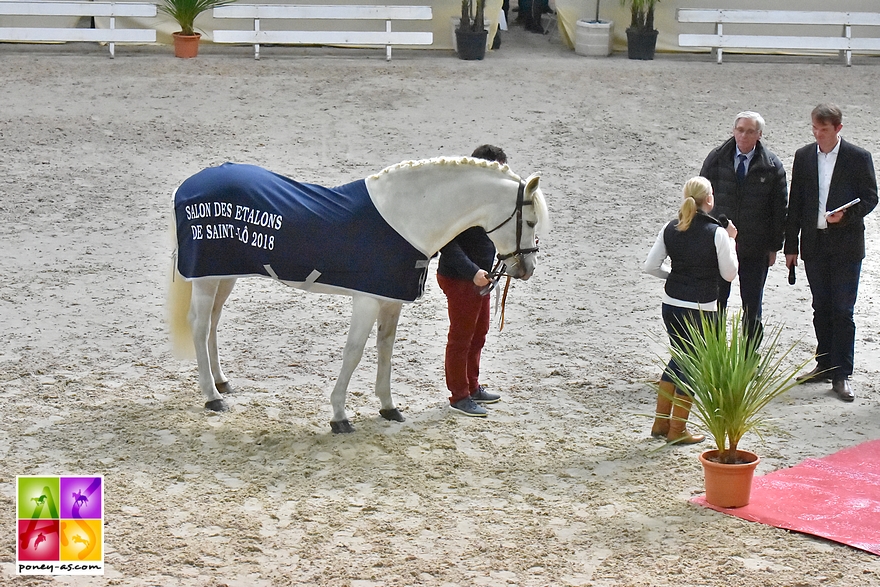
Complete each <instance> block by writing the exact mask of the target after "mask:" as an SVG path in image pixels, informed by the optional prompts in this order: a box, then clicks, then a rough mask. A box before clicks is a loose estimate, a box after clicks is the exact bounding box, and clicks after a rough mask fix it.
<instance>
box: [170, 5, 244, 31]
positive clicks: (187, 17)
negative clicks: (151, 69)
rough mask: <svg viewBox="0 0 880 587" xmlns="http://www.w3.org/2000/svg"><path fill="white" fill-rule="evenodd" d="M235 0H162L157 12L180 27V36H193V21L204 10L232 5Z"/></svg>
mask: <svg viewBox="0 0 880 587" xmlns="http://www.w3.org/2000/svg"><path fill="white" fill-rule="evenodd" d="M234 1H235V0H162V3H161V4H160V5H159V10H161V11H162V12H164V13H165V14H167V15H168V16H170V17H171V18H173V19H174V20H175V21H177V24H178V25H180V34H182V35H194V34H195V29H194V26H195V24H194V23H195V20H196V17H197V16H198V15H200V14H201V13H203V12H204V11H206V10H211V9H212V8H217V7H218V6H226V5H227V4H232V3H233V2H234Z"/></svg>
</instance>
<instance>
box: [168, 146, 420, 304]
mask: <svg viewBox="0 0 880 587" xmlns="http://www.w3.org/2000/svg"><path fill="white" fill-rule="evenodd" d="M174 212H175V215H176V220H177V249H178V251H177V269H178V271H179V272H180V274H181V275H183V276H184V277H186V278H188V279H192V278H196V277H208V276H210V277H246V276H255V275H258V276H264V277H271V278H274V279H279V280H281V281H283V282H285V283H287V284H288V285H292V286H294V287H299V288H301V289H309V288H312V287H314V286H315V284H317V285H319V286H320V287H315V289H318V290H319V291H324V292H335V293H352V292H360V293H366V294H371V295H374V296H378V297H381V298H386V299H391V300H398V301H407V302H411V301H414V300H416V299H417V298H418V297H420V296H421V295H422V293H423V292H424V287H425V278H426V275H427V271H428V261H429V259H428V258H427V257H426V256H425V255H424V254H423V253H421V252H420V251H418V250H416V249H415V248H414V247H413V246H412V245H411V244H410V243H409V242H407V241H406V239H404V238H403V237H402V236H401V235H400V234H399V233H398V232H397V231H395V230H394V229H393V228H391V226H389V225H388V223H387V222H386V221H385V219H383V218H382V216H381V215H380V214H379V211H378V210H377V209H376V207H375V205H374V204H373V202H372V200H371V199H370V194H369V192H368V191H367V187H366V184H365V182H364V180H359V181H355V182H352V183H349V184H346V185H343V186H339V187H335V188H326V187H322V186H318V185H314V184H308V183H299V182H297V181H294V180H292V179H290V178H287V177H284V176H282V175H278V174H277V173H272V172H271V171H268V170H266V169H263V168H261V167H256V166H254V165H241V164H235V163H224V164H223V165H220V166H219V167H210V168H208V169H205V170H203V171H200V172H199V173H197V174H195V175H193V176H192V177H190V178H189V179H187V180H186V181H184V182H183V183H182V184H181V185H180V187H179V188H177V192H176V193H175V197H174Z"/></svg>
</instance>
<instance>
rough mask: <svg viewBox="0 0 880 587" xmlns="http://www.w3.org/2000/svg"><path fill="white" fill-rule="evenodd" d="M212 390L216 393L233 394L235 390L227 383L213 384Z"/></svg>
mask: <svg viewBox="0 0 880 587" xmlns="http://www.w3.org/2000/svg"><path fill="white" fill-rule="evenodd" d="M214 389H216V390H217V393H235V388H234V387H232V384H231V383H229V382H228V381H223V382H220V383H215V384H214Z"/></svg>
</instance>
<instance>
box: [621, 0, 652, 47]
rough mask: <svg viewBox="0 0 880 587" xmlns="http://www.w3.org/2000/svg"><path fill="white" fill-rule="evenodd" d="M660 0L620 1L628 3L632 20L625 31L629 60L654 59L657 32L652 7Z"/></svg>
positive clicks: (623, 3) (624, 3)
mask: <svg viewBox="0 0 880 587" xmlns="http://www.w3.org/2000/svg"><path fill="white" fill-rule="evenodd" d="M659 1H660V0H620V3H621V4H622V5H624V6H625V5H626V4H627V3H629V10H630V14H631V16H632V19H631V20H630V23H629V28H628V29H626V48H627V52H628V54H629V58H630V59H643V60H650V59H654V51H655V49H656V48H657V30H656V29H655V28H654V6H656V4H657V2H659Z"/></svg>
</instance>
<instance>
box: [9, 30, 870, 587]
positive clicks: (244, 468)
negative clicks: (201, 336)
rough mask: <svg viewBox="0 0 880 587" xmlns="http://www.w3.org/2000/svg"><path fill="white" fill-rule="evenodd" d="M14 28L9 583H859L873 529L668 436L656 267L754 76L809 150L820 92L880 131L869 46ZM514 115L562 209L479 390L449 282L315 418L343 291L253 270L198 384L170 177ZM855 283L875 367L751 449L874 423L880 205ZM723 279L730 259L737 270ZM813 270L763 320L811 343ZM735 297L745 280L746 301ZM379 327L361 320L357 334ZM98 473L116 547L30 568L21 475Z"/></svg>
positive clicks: (446, 150) (786, 402)
mask: <svg viewBox="0 0 880 587" xmlns="http://www.w3.org/2000/svg"><path fill="white" fill-rule="evenodd" d="M262 53H263V56H262V60H260V61H254V60H253V58H252V55H251V51H250V49H249V48H227V49H224V50H219V49H216V48H213V47H210V46H206V47H203V50H202V54H201V55H200V56H199V57H198V58H197V59H195V60H178V59H174V58H173V57H172V56H171V49H170V48H168V47H159V48H145V49H135V48H131V47H117V56H116V59H114V60H110V59H109V58H108V56H107V53H106V50H103V49H99V48H95V47H32V46H13V45H0V79H2V80H3V82H2V84H0V105H2V107H0V242H2V250H0V275H2V276H3V282H2V284H0V413H2V417H0V422H2V425H0V471H2V472H0V516H2V528H4V529H5V530H4V531H5V536H6V538H5V539H4V540H0V563H2V564H0V583H2V584H4V585H16V586H19V585H20V586H36V585H46V584H52V585H55V584H59V585H89V586H91V585H123V586H132V587H147V586H181V587H190V586H192V587H196V586H198V587H202V586H204V587H220V586H223V585H226V586H229V587H263V586H272V587H276V586H287V585H297V586H299V585H314V586H322V587H325V586H326V587H337V586H339V587H341V586H350V587H392V586H408V585H424V586H437V587H451V586H460V585H474V586H501V585H508V586H522V587H525V586H594V587H619V586H640V587H705V586H713V587H714V586H717V587H722V586H725V587H726V586H732V585H736V586H738V587H768V586H787V587H793V586H798V587H813V586H823V587H825V586H832V585H833V586H841V587H842V586H846V587H863V586H864V587H867V586H875V585H878V584H880V559H878V558H877V557H876V556H873V555H870V554H868V553H865V552H862V551H859V550H856V549H853V548H850V547H847V546H843V545H840V544H837V543H832V542H828V541H825V540H822V539H817V538H813V537H809V536H805V535H801V534H796V533H789V532H786V531H783V530H779V529H775V528H772V527H769V526H763V525H759V524H753V523H748V522H745V521H742V520H740V519H736V518H732V517H728V516H724V515H721V514H718V513H715V512H712V511H709V510H705V509H701V508H699V507H696V506H694V505H691V504H689V503H688V498H690V497H691V496H693V495H696V494H699V493H701V492H702V483H703V481H702V471H701V469H700V466H699V463H698V461H697V455H698V454H699V453H700V452H701V450H703V449H704V448H705V447H704V446H693V447H681V448H675V449H666V448H663V447H662V443H661V442H659V441H657V440H654V439H652V438H650V436H649V434H648V432H649V427H650V421H649V420H648V419H647V418H645V417H643V416H641V415H639V414H644V413H646V412H649V411H650V410H651V409H652V407H653V393H652V391H651V388H650V386H649V384H648V382H649V381H650V380H651V379H652V378H654V377H656V376H657V375H658V373H659V366H658V365H659V362H660V361H661V359H662V358H663V357H664V356H665V353H664V350H663V344H662V338H663V326H662V321H661V319H660V294H661V288H662V283H661V282H660V281H659V280H657V279H654V278H652V277H649V276H647V275H644V274H642V273H641V270H640V267H641V263H642V261H643V260H644V258H645V256H646V254H647V252H648V249H649V248H650V246H651V244H652V242H653V240H654V238H655V236H656V234H657V231H658V230H659V228H660V226H661V225H662V223H663V222H665V221H666V220H667V219H669V218H671V217H672V215H673V214H674V212H675V210H676V209H677V206H678V202H679V197H680V196H679V194H680V186H681V185H682V184H683V182H684V181H686V180H687V179H688V178H689V177H691V176H692V175H695V174H696V173H697V172H698V171H699V168H700V164H701V163H702V160H703V158H704V157H705V155H706V154H707V153H708V151H709V150H710V149H711V148H713V147H715V146H716V145H718V144H720V143H721V142H722V141H723V140H725V138H726V137H727V136H729V131H730V128H731V127H732V122H733V117H734V115H735V114H736V113H737V112H738V111H740V110H744V109H754V110H758V111H759V112H761V113H762V114H763V115H764V116H765V118H766V120H767V129H766V133H765V140H766V144H767V145H768V146H769V148H770V149H772V150H773V151H775V152H776V153H777V154H778V155H779V156H780V158H781V159H782V161H783V162H784V163H785V165H786V166H787V168H788V169H790V166H791V161H792V157H793V155H794V152H795V150H796V149H797V148H798V147H800V146H801V145H803V144H806V143H808V142H810V141H812V137H811V134H810V120H809V112H810V110H811V109H812V107H813V106H814V105H815V104H816V103H818V102H820V101H825V100H832V101H836V102H838V103H839V104H840V105H841V106H842V108H843V110H844V114H845V119H844V130H843V134H844V136H845V137H846V138H847V139H849V140H851V141H852V142H854V143H856V144H858V145H861V146H863V147H865V148H867V149H869V150H871V151H872V152H874V153H875V154H877V153H880V110H878V101H877V88H878V87H880V59H878V58H869V57H856V59H855V60H854V61H855V64H854V66H853V67H851V68H847V67H844V66H842V65H840V64H839V63H838V62H837V61H836V60H835V59H833V58H830V57H829V58H799V57H760V56H754V57H746V56H735V55H731V56H729V57H727V56H726V59H725V63H724V65H722V66H718V65H716V64H715V63H714V61H713V60H712V58H711V57H709V56H708V55H686V56H680V55H679V56H671V55H660V56H658V58H657V59H656V60H655V61H653V62H636V61H630V60H628V59H627V58H626V56H625V55H622V54H617V55H614V56H613V57H611V58H607V59H592V58H585V57H580V56H578V55H575V54H574V53H573V52H570V51H568V50H566V49H564V48H563V47H562V46H561V45H558V40H557V41H556V42H550V41H548V40H547V38H546V37H540V36H537V35H529V34H528V33H525V32H523V31H522V30H521V29H515V30H513V31H511V33H510V34H509V35H508V36H507V37H506V38H505V40H504V45H503V46H502V48H501V50H499V51H497V52H494V53H493V54H491V55H489V56H488V57H487V58H486V60H485V61H483V62H464V61H460V60H459V59H457V58H456V57H455V56H454V55H452V54H451V52H449V53H445V52H443V53H432V52H409V51H395V57H394V60H393V61H391V62H390V63H386V62H385V60H384V57H383V54H382V52H381V51H340V50H335V51H329V50H298V49H290V48H288V49H284V48H265V49H264V50H263V51H262ZM484 142H491V143H495V144H498V145H501V146H502V147H503V148H504V149H505V150H506V151H507V153H508V155H509V158H510V165H511V168H512V169H513V170H514V171H516V172H517V173H519V174H520V175H523V176H525V175H528V174H529V173H532V172H540V173H541V174H542V180H541V183H542V186H543V190H544V193H545V195H546V197H547V200H548V203H549V206H550V209H551V213H552V216H553V220H554V223H555V226H554V229H553V231H552V232H550V233H548V234H542V235H541V246H542V254H541V260H540V266H539V268H538V271H537V272H536V274H535V277H534V278H533V279H532V280H530V281H528V282H518V283H515V284H514V285H513V286H512V288H511V292H510V294H509V300H508V305H507V310H506V325H505V328H504V330H503V332H500V333H499V332H498V331H497V329H494V330H493V332H492V334H491V335H490V340H489V343H488V346H487V349H486V352H485V355H484V361H483V367H484V372H485V376H484V382H485V384H486V385H487V386H488V387H490V388H492V389H494V390H498V391H500V392H501V393H502V394H503V395H504V401H503V402H501V403H499V404H496V405H495V406H492V408H491V414H490V417H489V418H488V419H486V420H479V419H468V418H462V417H456V416H455V415H453V414H451V413H450V412H449V410H448V409H447V408H446V407H445V405H446V401H445V398H446V395H447V394H446V391H445V385H444V382H443V376H442V373H443V368H442V362H443V345H444V342H445V333H446V327H447V323H446V314H445V304H444V299H443V296H442V293H441V292H440V290H439V287H438V286H437V284H436V280H435V278H434V273H435V267H436V265H435V264H433V265H432V268H431V270H430V279H429V282H428V288H427V293H426V295H425V297H424V298H423V299H422V300H421V301H419V302H418V303H416V304H412V305H408V306H406V307H405V308H404V311H403V316H402V319H401V324H400V330H399V336H398V341H397V345H396V353H395V359H394V374H393V379H392V384H393V388H394V394H395V397H396V400H397V402H398V405H399V407H401V409H402V410H403V412H404V414H405V415H406V417H407V421H406V422H405V423H404V424H397V423H389V422H385V421H384V420H382V419H381V418H379V416H378V413H377V412H378V401H377V400H376V398H375V397H374V396H373V394H372V385H373V378H374V377H375V350H374V349H372V348H370V347H369V346H368V350H367V353H366V354H365V357H364V360H363V361H362V363H361V366H360V367H359V369H358V370H357V371H356V373H355V377H354V380H353V382H352V385H351V388H350V396H349V402H348V410H349V414H350V416H351V418H352V421H353V423H354V425H355V426H356V427H357V431H356V433H355V434H353V435H348V436H334V435H332V434H330V429H329V426H328V420H329V417H330V410H329V403H328V396H329V392H330V390H331V388H332V385H333V382H334V381H335V378H336V375H337V373H338V371H339V368H340V362H341V353H342V347H343V343H344V340H345V336H346V332H347V327H348V321H349V315H350V301H349V298H346V297H336V296H320V295H315V294H307V293H303V292H301V291H296V290H292V289H288V288H284V287H283V286H280V285H279V284H277V283H273V282H271V281H269V280H258V279H251V280H244V281H242V282H240V283H239V285H238V287H237V288H236V290H235V291H234V292H233V295H232V298H231V300H230V303H229V304H228V305H227V311H226V313H225V315H224V316H225V317H224V322H223V324H222V325H221V340H222V349H223V357H224V359H225V370H226V372H227V374H228V375H229V376H230V377H232V378H233V382H234V383H236V384H237V385H238V386H239V387H240V392H239V393H238V394H237V395H236V396H234V397H233V398H232V404H233V409H232V411H231V412H229V413H225V414H222V415H214V414H208V413H206V412H205V411H204V410H203V408H202V404H203V399H202V397H201V394H200V392H199V391H198V388H197V385H196V369H195V364H194V363H191V362H181V361H178V360H175V359H173V358H172V356H171V354H170V351H169V347H168V344H167V340H166V339H167V337H166V329H165V324H164V318H163V315H164V311H163V304H164V295H165V287H166V284H165V280H166V276H167V272H168V269H169V266H170V252H171V248H170V243H169V237H168V234H167V225H168V219H169V212H170V206H169V197H170V194H171V191H172V190H173V188H174V187H175V186H176V185H177V184H179V183H180V182H181V181H182V180H184V179H185V178H187V177H188V176H190V175H192V174H193V173H195V172H197V171H199V170H200V169H202V168H204V167H207V166H211V165H216V164H219V163H222V162H224V161H237V162H245V163H255V164H259V165H262V166H264V167H267V168H269V169H272V170H273V171H277V172H279V173H282V174H284V175H288V176H291V177H294V178H297V179H300V180H303V181H309V182H314V183H321V184H324V185H338V184H341V183H344V182H347V181H352V180H355V179H359V178H362V177H365V176H367V175H369V174H371V173H373V172H375V171H378V170H380V169H382V168H384V167H386V166H388V165H391V164H394V163H397V162H399V161H402V160H406V159H420V158H427V157H433V156H439V155H465V154H469V153H470V152H471V151H472V150H473V148H474V147H475V146H476V145H478V144H480V143H484ZM878 219H880V215H878V213H875V214H873V215H872V216H870V217H869V218H868V222H867V226H868V258H867V260H866V261H865V263H864V268H863V272H862V286H861V291H860V299H859V302H858V305H857V307H856V313H857V315H856V323H857V327H858V332H857V342H856V359H857V366H856V371H857V372H856V374H855V376H854V378H853V383H854V386H855V389H856V393H857V395H858V399H857V401H856V402H855V403H853V404H844V403H842V402H840V401H839V400H837V399H836V398H835V397H834V396H833V394H832V393H831V392H830V389H829V388H826V386H824V385H818V386H816V385H811V386H802V387H799V388H797V389H795V390H794V391H793V392H792V393H791V394H789V395H788V396H787V397H786V398H784V399H782V400H781V401H778V402H776V403H775V404H774V405H773V406H772V411H773V414H774V415H775V416H777V417H779V419H780V420H779V422H778V426H779V429H780V432H779V433H774V434H770V435H768V436H766V438H765V440H764V441H763V442H762V441H760V439H758V438H757V437H756V436H754V435H752V436H747V438H746V439H745V444H746V445H747V446H746V448H749V449H752V450H754V451H755V452H758V453H759V454H760V455H761V457H762V461H761V464H760V467H759V470H758V472H759V474H761V473H767V472H770V471H773V470H776V469H778V468H781V467H789V466H793V465H795V464H797V463H799V462H800V461H802V460H804V459H806V458H818V457H822V456H825V455H828V454H831V453H833V452H835V451H837V450H840V449H842V448H845V447H849V446H852V445H855V444H857V443H860V442H863V441H866V440H870V439H875V438H878V437H880V366H878V365H880V295H878V284H880V236H878ZM734 289H736V288H734ZM809 302H810V296H809V290H808V287H807V282H806V278H805V276H804V274H803V271H802V269H801V270H800V273H799V279H798V282H797V284H796V285H795V286H793V287H792V286H789V285H788V284H787V282H786V271H785V270H784V267H783V265H782V264H781V263H780V264H778V265H777V266H775V267H773V268H772V270H771V272H770V277H769V279H768V284H767V289H766V300H765V316H766V319H767V321H768V322H772V323H784V324H785V326H786V330H785V332H784V335H783V339H784V340H783V341H784V343H786V344H795V345H796V349H795V351H794V354H793V357H792V361H794V360H802V359H803V358H805V357H807V356H809V354H810V353H811V352H812V350H813V348H812V347H813V334H812V326H811V310H810V308H809ZM738 304H739V300H738V297H736V296H735V297H734V298H732V300H731V305H732V306H734V307H735V306H738ZM372 340H373V339H371V342H370V343H369V345H372ZM33 474H47V475H53V474H84V475H85V474H102V475H104V478H105V482H106V494H105V521H106V526H105V532H106V543H105V545H106V550H107V554H106V563H107V569H108V570H107V573H106V575H105V576H104V577H103V578H91V577H86V578H79V579H77V578H55V579H52V578H27V577H18V578H15V577H14V569H13V564H12V563H13V560H14V557H15V550H14V543H13V533H12V528H13V524H14V519H13V515H14V514H13V512H14V507H13V503H14V492H15V475H33Z"/></svg>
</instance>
